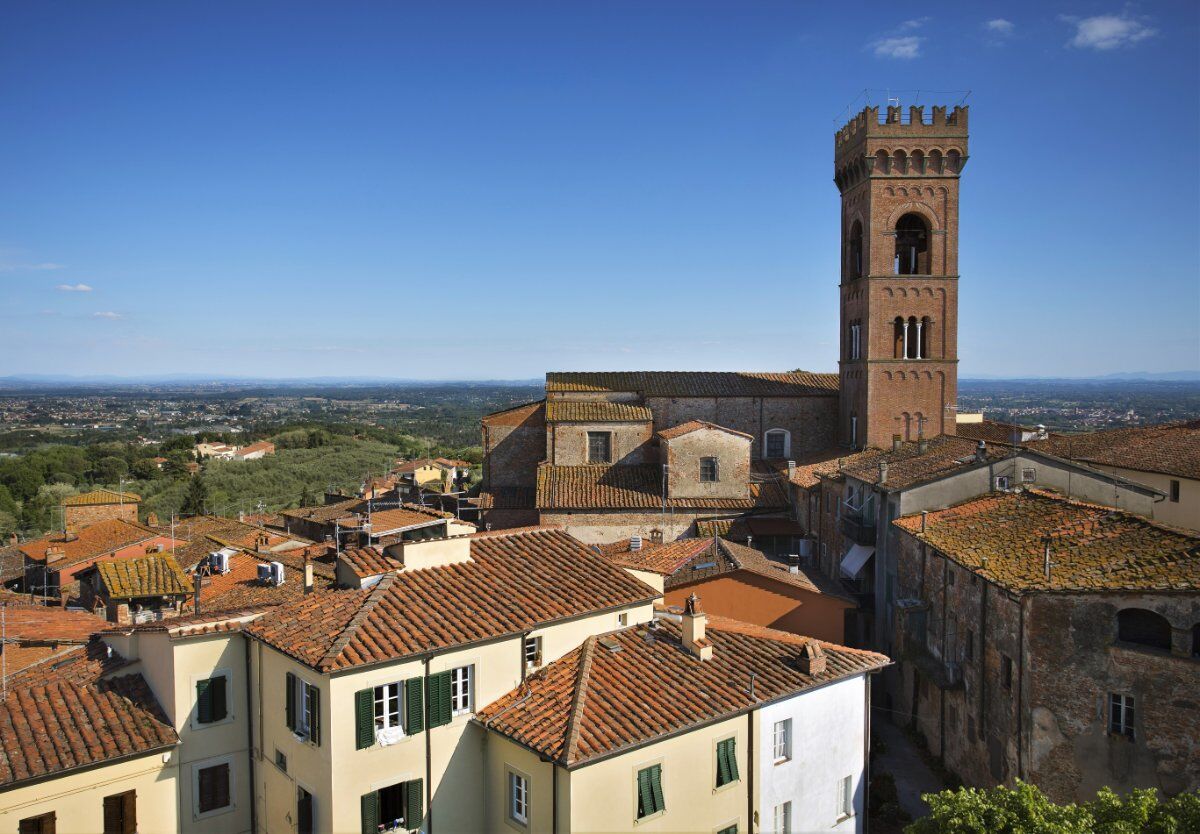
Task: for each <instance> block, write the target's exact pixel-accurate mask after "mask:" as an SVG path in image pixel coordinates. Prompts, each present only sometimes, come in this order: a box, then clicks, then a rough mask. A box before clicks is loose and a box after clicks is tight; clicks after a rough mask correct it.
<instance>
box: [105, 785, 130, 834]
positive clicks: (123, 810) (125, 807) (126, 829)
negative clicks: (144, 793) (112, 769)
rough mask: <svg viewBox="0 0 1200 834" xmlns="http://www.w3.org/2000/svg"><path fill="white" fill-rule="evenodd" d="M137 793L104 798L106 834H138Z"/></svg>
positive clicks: (127, 792) (126, 792)
mask: <svg viewBox="0 0 1200 834" xmlns="http://www.w3.org/2000/svg"><path fill="white" fill-rule="evenodd" d="M136 832H137V792H136V791H125V792H124V793H119V794H115V795H113V796H106V797H104V834H136Z"/></svg>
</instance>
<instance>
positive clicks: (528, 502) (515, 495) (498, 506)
mask: <svg viewBox="0 0 1200 834" xmlns="http://www.w3.org/2000/svg"><path fill="white" fill-rule="evenodd" d="M536 504H537V490H536V489H534V488H533V487H516V486H497V487H492V488H491V489H489V490H483V491H481V492H480V493H479V509H481V510H532V509H534V507H535V506H536Z"/></svg>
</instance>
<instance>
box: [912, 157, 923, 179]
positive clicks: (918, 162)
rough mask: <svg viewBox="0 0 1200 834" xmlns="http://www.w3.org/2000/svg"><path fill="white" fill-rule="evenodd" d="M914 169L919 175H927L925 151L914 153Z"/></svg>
mask: <svg viewBox="0 0 1200 834" xmlns="http://www.w3.org/2000/svg"><path fill="white" fill-rule="evenodd" d="M912 167H913V170H914V171H916V172H917V173H918V174H924V173H925V153H924V152H923V151H913V152H912Z"/></svg>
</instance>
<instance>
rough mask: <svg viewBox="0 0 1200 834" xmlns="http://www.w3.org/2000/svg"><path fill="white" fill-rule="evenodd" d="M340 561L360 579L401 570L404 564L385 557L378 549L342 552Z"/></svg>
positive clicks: (368, 548)
mask: <svg viewBox="0 0 1200 834" xmlns="http://www.w3.org/2000/svg"><path fill="white" fill-rule="evenodd" d="M341 560H342V562H344V563H345V564H346V566H347V567H348V568H350V570H352V571H354V575H355V576H357V577H359V578H360V579H362V578H365V577H368V576H378V575H379V574H382V573H391V572H392V571H397V570H403V569H404V563H403V562H401V561H400V560H399V559H396V558H393V557H391V556H388V555H386V554H385V553H384V552H383V551H382V550H380V549H379V548H378V547H374V546H372V547H354V548H349V549H347V550H343V551H342V555H341Z"/></svg>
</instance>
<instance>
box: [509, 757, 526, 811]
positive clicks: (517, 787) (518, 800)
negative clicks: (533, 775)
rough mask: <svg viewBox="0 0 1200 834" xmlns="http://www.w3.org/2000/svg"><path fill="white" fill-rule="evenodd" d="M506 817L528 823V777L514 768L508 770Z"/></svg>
mask: <svg viewBox="0 0 1200 834" xmlns="http://www.w3.org/2000/svg"><path fill="white" fill-rule="evenodd" d="M508 818H509V819H510V820H512V821H513V822H515V823H517V824H518V825H529V779H528V777H526V776H525V775H524V774H522V773H517V772H516V771H515V770H509V771H508Z"/></svg>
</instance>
